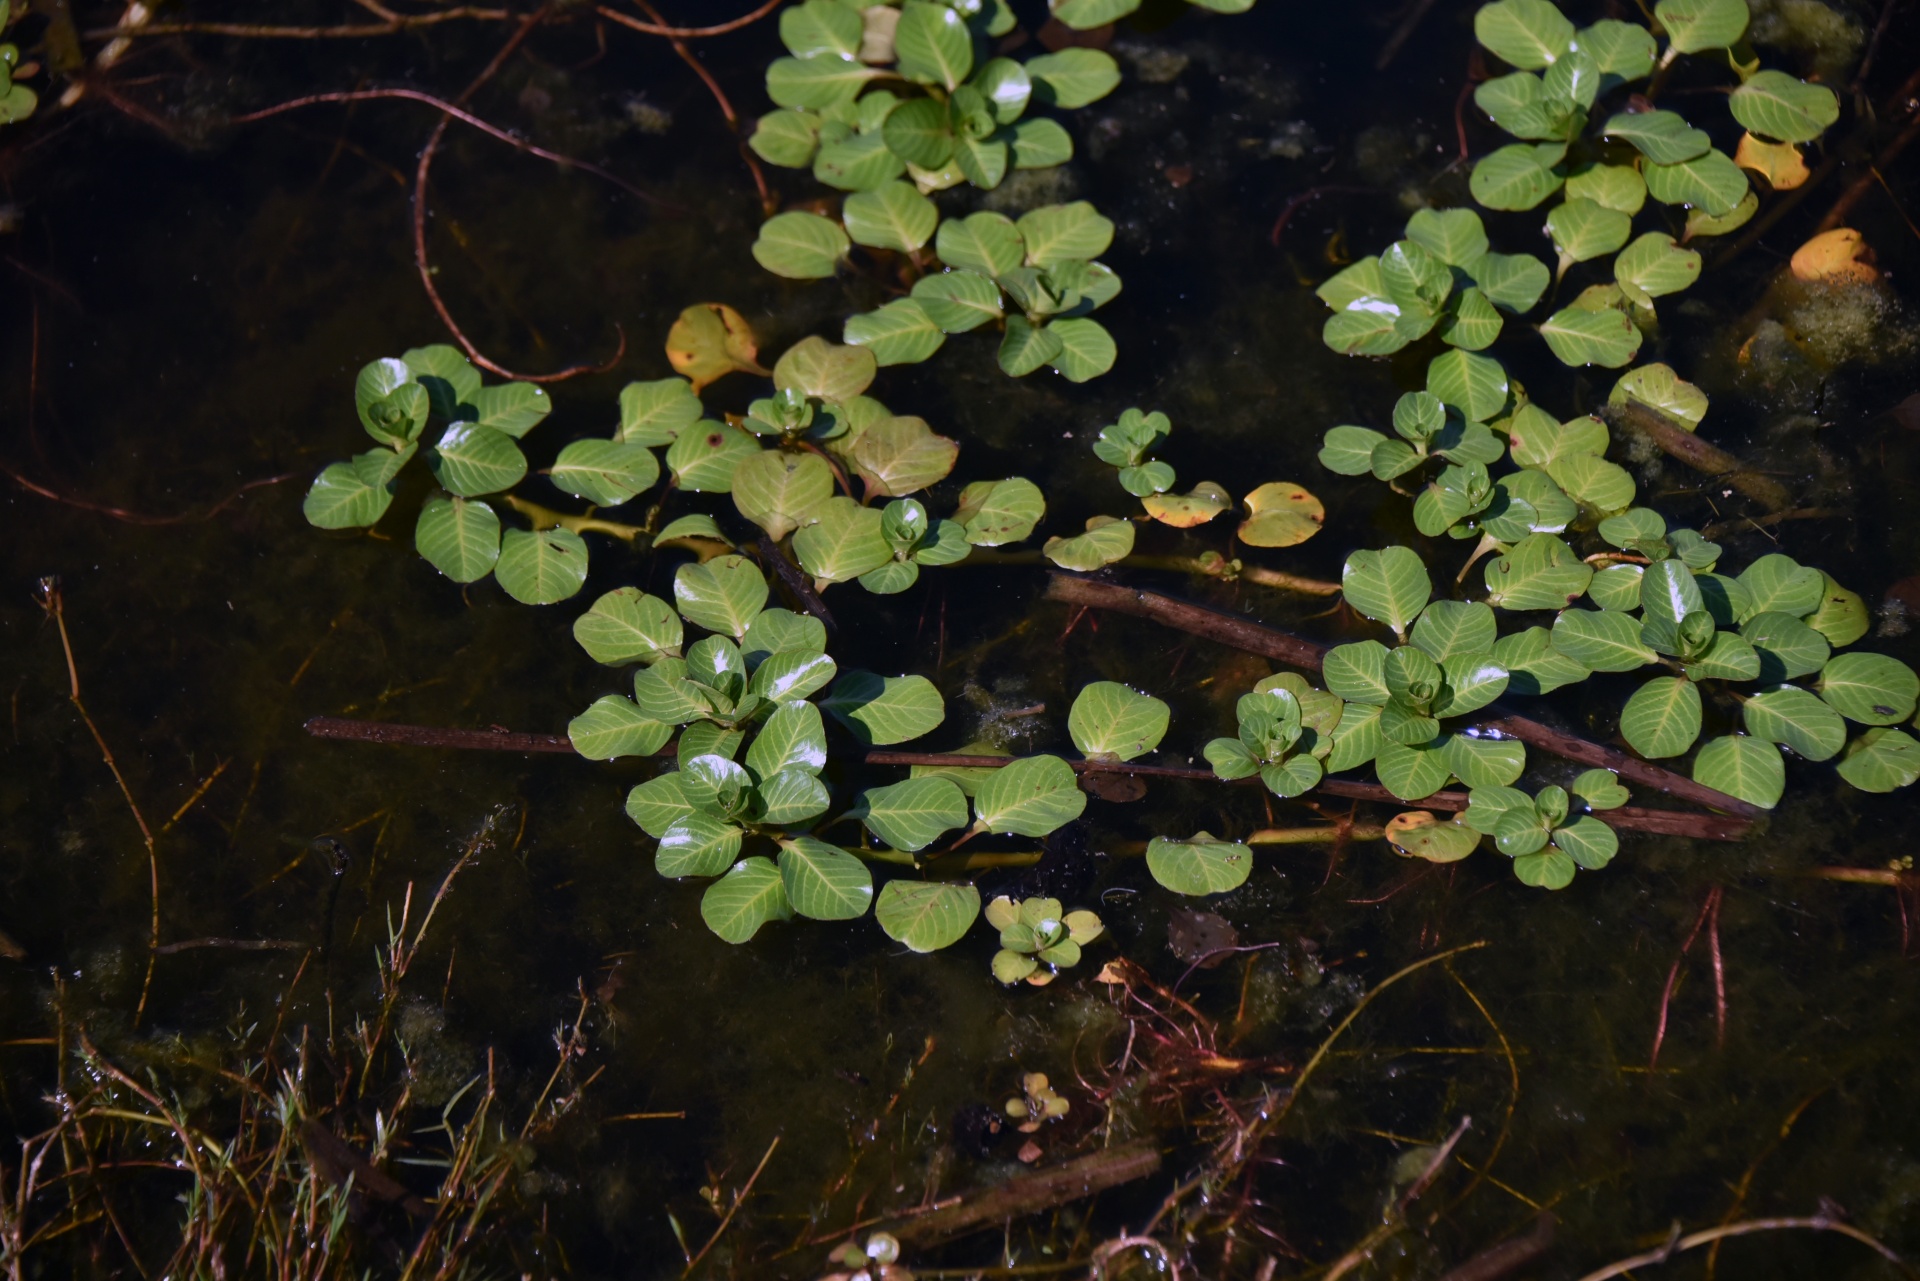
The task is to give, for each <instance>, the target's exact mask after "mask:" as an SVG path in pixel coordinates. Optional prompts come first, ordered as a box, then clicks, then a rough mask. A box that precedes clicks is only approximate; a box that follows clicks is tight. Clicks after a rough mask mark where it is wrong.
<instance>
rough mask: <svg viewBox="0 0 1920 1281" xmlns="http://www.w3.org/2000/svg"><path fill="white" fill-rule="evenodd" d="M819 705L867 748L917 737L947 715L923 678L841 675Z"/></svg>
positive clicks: (870, 674)
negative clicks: (831, 690)
mask: <svg viewBox="0 0 1920 1281" xmlns="http://www.w3.org/2000/svg"><path fill="white" fill-rule="evenodd" d="M820 706H821V708H822V709H823V710H825V711H827V712H829V713H831V714H832V716H833V718H834V719H835V720H837V721H839V722H840V723H841V724H842V725H844V726H846V727H847V729H848V730H849V731H850V732H851V733H852V734H853V736H854V737H855V738H857V739H859V740H860V742H861V743H862V744H864V745H865V746H868V747H885V746H887V745H889V744H892V743H904V742H906V741H907V740H908V739H914V738H919V737H920V736H921V735H922V734H925V733H927V732H928V731H930V730H932V729H935V728H936V727H938V726H939V724H940V722H941V721H943V720H945V719H946V715H947V713H946V708H945V706H944V705H943V704H942V702H941V699H940V691H939V690H937V689H935V688H934V686H933V682H932V681H930V680H928V679H927V678H926V677H924V676H886V677H882V676H876V675H875V674H874V673H872V672H862V671H850V672H845V673H843V674H842V675H841V677H840V679H839V680H838V681H836V682H834V686H833V692H832V693H830V694H829V695H828V696H827V697H826V698H824V699H822V700H821V703H820Z"/></svg>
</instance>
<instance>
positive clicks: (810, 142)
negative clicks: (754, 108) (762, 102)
mask: <svg viewBox="0 0 1920 1281" xmlns="http://www.w3.org/2000/svg"><path fill="white" fill-rule="evenodd" d="M747 146H749V147H751V148H752V149H753V154H754V155H756V156H758V157H760V158H761V159H762V160H764V161H766V162H767V163H768V164H770V165H779V166H781V167H782V168H784V169H805V168H806V167H807V166H809V165H811V164H812V163H813V157H814V155H815V153H816V152H818V151H819V149H820V117H819V116H817V115H815V114H813V112H811V111H794V110H791V109H789V108H785V107H782V108H779V109H776V110H773V111H769V112H768V113H767V114H766V115H764V116H761V117H760V119H758V120H756V121H755V122H754V125H753V134H752V136H750V137H749V138H748V139H747Z"/></svg>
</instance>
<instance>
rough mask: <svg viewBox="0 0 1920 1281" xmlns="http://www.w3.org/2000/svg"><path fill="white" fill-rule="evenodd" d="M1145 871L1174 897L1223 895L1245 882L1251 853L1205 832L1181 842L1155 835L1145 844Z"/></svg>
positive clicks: (1246, 847) (1250, 863)
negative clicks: (1181, 895) (1170, 891)
mask: <svg viewBox="0 0 1920 1281" xmlns="http://www.w3.org/2000/svg"><path fill="white" fill-rule="evenodd" d="M1147 871H1148V872H1149V873H1150V874H1151V875H1152V876H1153V879H1154V880H1156V881H1158V882H1159V883H1160V884H1161V885H1162V886H1163V887H1165V888H1166V889H1169V890H1172V891H1173V892H1174V893H1175V894H1188V895H1193V896H1195V897H1198V896H1200V895H1204V894H1225V893H1226V892H1227V891H1228V890H1237V889H1239V888H1240V887H1241V886H1242V885H1245V884H1246V883H1247V877H1248V876H1250V875H1252V873H1253V850H1252V849H1251V848H1249V847H1248V846H1245V845H1242V844H1240V843H1239V842H1237V841H1223V840H1220V839H1219V838H1217V837H1215V836H1213V835H1212V834H1211V833H1208V832H1199V833H1197V834H1195V835H1194V836H1192V837H1189V838H1188V839H1186V840H1184V841H1176V840H1172V839H1170V838H1168V837H1165V836H1156V837H1154V838H1153V839H1152V840H1150V841H1148V842H1147Z"/></svg>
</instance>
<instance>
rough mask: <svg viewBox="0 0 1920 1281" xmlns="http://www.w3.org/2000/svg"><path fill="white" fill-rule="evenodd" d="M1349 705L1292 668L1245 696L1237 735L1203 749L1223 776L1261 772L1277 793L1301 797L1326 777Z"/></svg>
mask: <svg viewBox="0 0 1920 1281" xmlns="http://www.w3.org/2000/svg"><path fill="white" fill-rule="evenodd" d="M1343 711H1344V705H1343V704H1342V703H1341V701H1340V699H1339V698H1338V697H1337V696H1336V695H1333V694H1329V693H1326V692H1325V691H1323V690H1316V689H1313V688H1312V687H1310V686H1309V685H1308V684H1307V682H1306V680H1305V679H1304V678H1302V677H1300V676H1297V675H1295V674H1294V673H1292V672H1284V673H1281V674H1280V675H1278V676H1270V677H1268V678H1266V679H1265V680H1263V681H1261V682H1260V683H1259V684H1258V685H1255V686H1254V687H1253V692H1252V693H1250V694H1243V695H1241V696H1240V700H1239V702H1238V703H1236V704H1235V705H1234V716H1235V718H1236V719H1237V720H1238V722H1239V731H1240V732H1239V735H1238V736H1237V737H1235V738H1216V739H1214V740H1212V741H1211V742H1209V743H1208V744H1207V745H1206V747H1205V748H1204V749H1202V751H1203V754H1204V755H1205V756H1206V758H1207V763H1208V764H1210V765H1212V766H1213V772H1214V773H1215V774H1216V775H1217V776H1219V777H1220V778H1225V779H1236V778H1252V777H1253V776H1254V775H1255V774H1258V775H1259V776H1260V781H1261V782H1262V783H1264V784H1266V787H1267V790H1268V791H1270V792H1272V793H1273V794H1274V795H1275V796H1283V797H1284V796H1299V795H1302V794H1303V793H1306V792H1309V791H1311V790H1313V788H1314V787H1315V786H1317V785H1318V784H1319V782H1320V777H1321V773H1322V762H1323V761H1325V759H1326V758H1327V756H1328V754H1329V753H1331V752H1332V751H1333V745H1334V732H1335V731H1336V730H1337V729H1338V728H1339V725H1340V718H1341V714H1342V712H1343Z"/></svg>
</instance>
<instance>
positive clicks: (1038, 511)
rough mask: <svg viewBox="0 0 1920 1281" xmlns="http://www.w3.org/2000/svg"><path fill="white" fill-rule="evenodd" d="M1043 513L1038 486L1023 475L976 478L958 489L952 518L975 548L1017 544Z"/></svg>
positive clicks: (1043, 501) (1042, 501)
mask: <svg viewBox="0 0 1920 1281" xmlns="http://www.w3.org/2000/svg"><path fill="white" fill-rule="evenodd" d="M1046 512H1047V503H1046V498H1045V496H1044V495H1042V494H1041V492H1040V487H1039V486H1038V485H1036V484H1034V483H1033V482H1032V481H1030V480H1027V479H1025V478H1024V477H1020V476H1015V477H1013V478H1011V479H1009V480H976V481H974V482H973V483H972V484H970V485H968V486H967V487H966V488H965V489H963V490H961V491H960V505H959V507H958V508H957V509H956V510H955V511H954V513H953V518H954V520H955V521H956V522H958V523H959V524H960V525H961V526H963V527H964V528H965V529H966V532H967V541H968V542H969V543H971V544H973V545H974V546H975V547H999V546H1001V545H1002V544H1005V543H1017V542H1019V541H1020V540H1021V539H1023V538H1025V537H1027V536H1028V535H1029V534H1031V533H1032V532H1033V528H1034V526H1035V525H1037V524H1039V523H1040V518H1041V517H1043V516H1045V515H1046Z"/></svg>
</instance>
